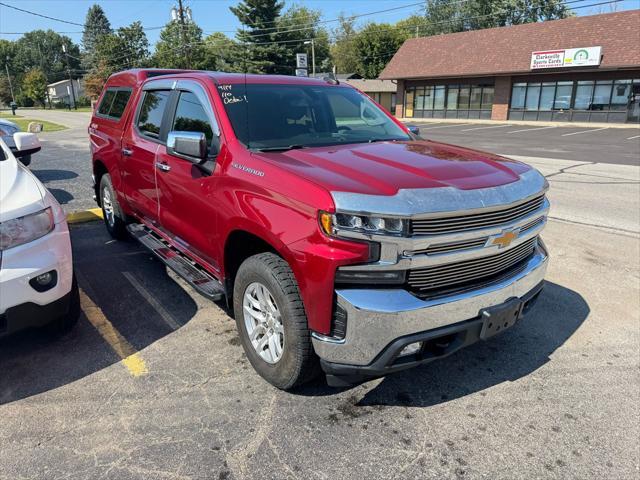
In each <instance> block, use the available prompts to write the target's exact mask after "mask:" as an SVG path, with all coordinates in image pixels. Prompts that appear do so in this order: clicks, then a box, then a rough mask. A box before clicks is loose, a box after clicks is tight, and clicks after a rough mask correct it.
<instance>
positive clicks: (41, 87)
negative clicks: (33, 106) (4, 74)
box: [22, 68, 47, 107]
mask: <svg viewBox="0 0 640 480" xmlns="http://www.w3.org/2000/svg"><path fill="white" fill-rule="evenodd" d="M22 91H23V92H24V94H25V95H26V96H27V97H28V98H30V99H31V100H33V102H34V103H38V104H40V105H42V106H43V107H44V100H45V98H46V96H47V77H46V76H45V75H44V72H43V71H42V70H40V69H39V68H34V69H31V70H29V71H28V72H27V73H26V74H25V75H24V79H23V80H22Z"/></svg>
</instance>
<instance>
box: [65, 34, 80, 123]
mask: <svg viewBox="0 0 640 480" xmlns="http://www.w3.org/2000/svg"><path fill="white" fill-rule="evenodd" d="M62 51H63V52H64V56H65V58H66V60H67V73H68V74H69V83H71V97H72V98H73V108H74V109H75V110H78V104H77V103H76V91H75V89H74V87H73V77H71V67H70V66H69V52H67V46H66V45H65V44H64V43H63V44H62Z"/></svg>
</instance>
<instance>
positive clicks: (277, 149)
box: [254, 144, 306, 152]
mask: <svg viewBox="0 0 640 480" xmlns="http://www.w3.org/2000/svg"><path fill="white" fill-rule="evenodd" d="M300 148H306V145H299V144H295V145H282V146H280V147H261V148H256V149H254V150H256V151H257V152H286V151H288V150H298V149H300Z"/></svg>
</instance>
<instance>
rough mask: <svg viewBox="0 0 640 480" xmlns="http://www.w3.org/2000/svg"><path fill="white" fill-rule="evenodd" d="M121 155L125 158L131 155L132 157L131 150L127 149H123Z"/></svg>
mask: <svg viewBox="0 0 640 480" xmlns="http://www.w3.org/2000/svg"><path fill="white" fill-rule="evenodd" d="M122 155H123V156H125V157H130V156H131V155H133V150H131V149H129V148H123V149H122Z"/></svg>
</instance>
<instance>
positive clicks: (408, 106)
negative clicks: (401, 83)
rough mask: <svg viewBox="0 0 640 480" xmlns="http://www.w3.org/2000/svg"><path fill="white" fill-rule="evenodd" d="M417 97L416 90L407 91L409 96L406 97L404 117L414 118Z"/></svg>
mask: <svg viewBox="0 0 640 480" xmlns="http://www.w3.org/2000/svg"><path fill="white" fill-rule="evenodd" d="M414 96H415V90H413V89H409V90H407V94H406V95H405V104H404V115H405V117H409V118H411V117H413V99H414Z"/></svg>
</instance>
